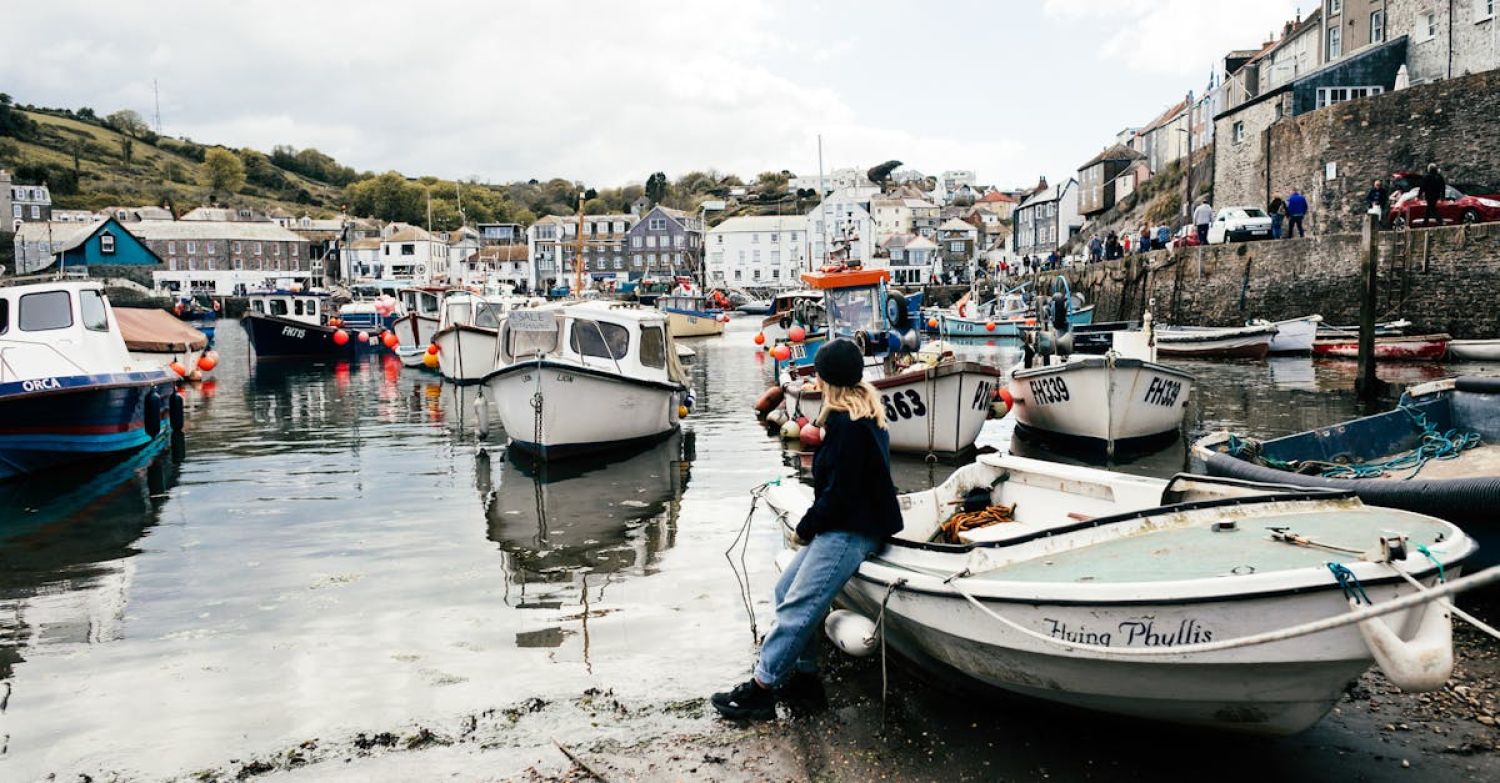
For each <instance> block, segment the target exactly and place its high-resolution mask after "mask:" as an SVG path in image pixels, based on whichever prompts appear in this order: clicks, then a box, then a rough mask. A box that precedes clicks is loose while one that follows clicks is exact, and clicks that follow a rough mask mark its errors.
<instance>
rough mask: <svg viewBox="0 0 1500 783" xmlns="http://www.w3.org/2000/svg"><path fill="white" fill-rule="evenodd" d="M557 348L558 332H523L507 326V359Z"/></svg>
mask: <svg viewBox="0 0 1500 783" xmlns="http://www.w3.org/2000/svg"><path fill="white" fill-rule="evenodd" d="M556 350H557V332H555V331H554V332H523V331H519V330H516V329H511V328H510V327H509V326H507V327H506V328H505V354H506V361H507V362H513V361H515V360H516V359H520V358H525V357H527V356H534V355H536V354H539V353H542V354H546V353H552V352H553V351H556Z"/></svg>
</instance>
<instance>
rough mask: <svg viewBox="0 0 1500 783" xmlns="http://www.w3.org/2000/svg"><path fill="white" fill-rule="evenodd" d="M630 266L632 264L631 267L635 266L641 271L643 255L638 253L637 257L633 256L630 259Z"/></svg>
mask: <svg viewBox="0 0 1500 783" xmlns="http://www.w3.org/2000/svg"><path fill="white" fill-rule="evenodd" d="M630 264H631V266H634V267H635V268H636V269H640V268H641V254H640V253H636V254H635V255H633V256H631V257H630Z"/></svg>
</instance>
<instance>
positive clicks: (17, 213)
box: [10, 204, 25, 220]
mask: <svg viewBox="0 0 1500 783" xmlns="http://www.w3.org/2000/svg"><path fill="white" fill-rule="evenodd" d="M10 211H11V215H12V216H13V217H15V218H16V219H17V220H19V219H20V218H21V217H22V216H23V215H24V214H25V213H23V212H22V211H21V205H20V204H13V205H11V208H10Z"/></svg>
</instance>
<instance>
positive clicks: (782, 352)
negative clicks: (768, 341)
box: [771, 345, 792, 362]
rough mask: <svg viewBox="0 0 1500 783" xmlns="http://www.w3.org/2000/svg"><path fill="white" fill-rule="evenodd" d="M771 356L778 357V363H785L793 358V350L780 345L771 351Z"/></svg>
mask: <svg viewBox="0 0 1500 783" xmlns="http://www.w3.org/2000/svg"><path fill="white" fill-rule="evenodd" d="M771 355H772V356H774V357H776V361H778V362H784V361H786V360H787V359H790V358H791V356H792V349H790V348H788V347H786V346H785V345H778V346H776V347H775V348H772V349H771Z"/></svg>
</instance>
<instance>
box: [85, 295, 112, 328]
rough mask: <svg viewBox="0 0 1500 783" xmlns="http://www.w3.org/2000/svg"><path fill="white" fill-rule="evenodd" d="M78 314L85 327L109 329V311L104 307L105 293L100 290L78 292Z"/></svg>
mask: <svg viewBox="0 0 1500 783" xmlns="http://www.w3.org/2000/svg"><path fill="white" fill-rule="evenodd" d="M78 316H79V318H81V319H82V320H83V328H85V329H88V330H91V331H95V332H107V331H109V312H108V311H107V310H105V309H104V294H101V293H99V292H98V291H88V290H84V291H79V292H78Z"/></svg>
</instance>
